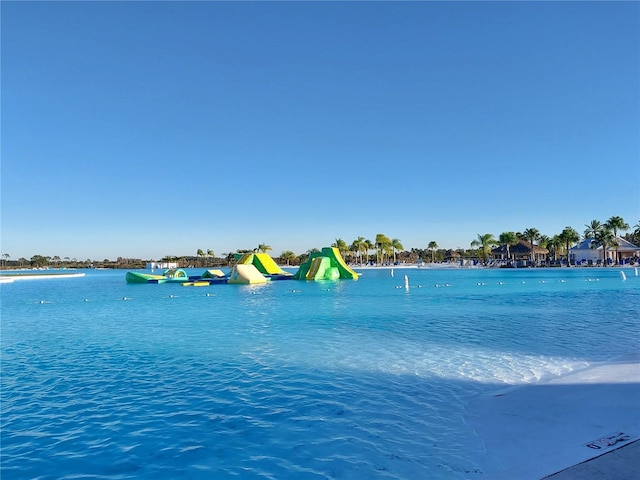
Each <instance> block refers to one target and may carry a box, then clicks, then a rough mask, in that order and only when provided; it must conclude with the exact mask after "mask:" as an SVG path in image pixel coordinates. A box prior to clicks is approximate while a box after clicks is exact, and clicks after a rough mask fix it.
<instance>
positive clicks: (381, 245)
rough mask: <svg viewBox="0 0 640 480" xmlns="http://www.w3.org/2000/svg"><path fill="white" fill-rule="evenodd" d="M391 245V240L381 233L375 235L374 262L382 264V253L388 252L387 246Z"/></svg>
mask: <svg viewBox="0 0 640 480" xmlns="http://www.w3.org/2000/svg"><path fill="white" fill-rule="evenodd" d="M390 244H391V240H389V237H387V236H386V235H385V234H383V233H378V234H376V251H377V254H376V262H377V263H382V262H384V252H385V251H386V250H388V247H389V245H390ZM380 253H382V262H381V260H380V257H381V255H380Z"/></svg>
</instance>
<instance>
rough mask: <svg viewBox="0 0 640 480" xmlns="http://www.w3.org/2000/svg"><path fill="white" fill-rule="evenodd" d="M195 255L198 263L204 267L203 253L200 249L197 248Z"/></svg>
mask: <svg viewBox="0 0 640 480" xmlns="http://www.w3.org/2000/svg"><path fill="white" fill-rule="evenodd" d="M196 255H197V256H198V258H199V259H200V261H201V262H202V264H203V265H204V260H202V259H203V258H204V251H202V249H201V248H199V249H198V251H197V252H196Z"/></svg>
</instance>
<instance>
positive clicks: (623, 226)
mask: <svg viewBox="0 0 640 480" xmlns="http://www.w3.org/2000/svg"><path fill="white" fill-rule="evenodd" d="M605 226H606V227H607V228H608V229H610V230H613V239H614V241H615V262H616V265H617V264H618V230H620V231H624V230H629V224H628V223H626V222H625V221H624V220H623V219H622V217H617V216H615V217H611V218H609V220H607V221H606V222H605Z"/></svg>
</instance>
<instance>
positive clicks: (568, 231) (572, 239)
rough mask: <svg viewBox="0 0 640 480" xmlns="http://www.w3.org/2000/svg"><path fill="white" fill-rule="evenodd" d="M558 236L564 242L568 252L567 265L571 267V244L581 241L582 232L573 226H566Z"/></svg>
mask: <svg viewBox="0 0 640 480" xmlns="http://www.w3.org/2000/svg"><path fill="white" fill-rule="evenodd" d="M558 236H559V237H560V239H561V240H562V241H563V242H564V245H565V250H566V252H567V267H570V266H571V259H570V258H569V249H570V248H571V245H573V244H574V243H578V242H579V241H580V234H579V233H578V232H576V230H575V229H574V228H573V227H565V228H564V230H562V232H561V233H560V235H558Z"/></svg>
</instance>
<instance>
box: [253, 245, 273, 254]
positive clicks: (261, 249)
mask: <svg viewBox="0 0 640 480" xmlns="http://www.w3.org/2000/svg"><path fill="white" fill-rule="evenodd" d="M256 250H258V251H259V252H262V253H267V250H273V249H272V248H271V245H265V244H264V243H261V244H260V245H258V248H257V249H256Z"/></svg>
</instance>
